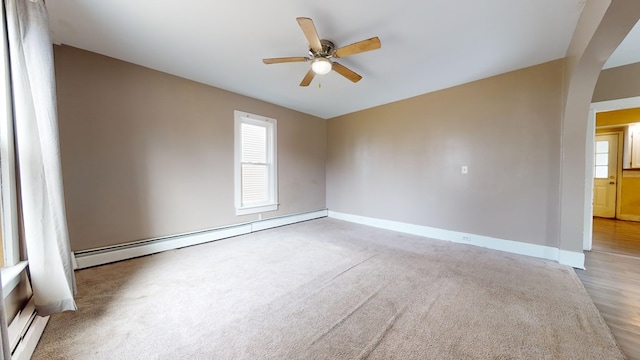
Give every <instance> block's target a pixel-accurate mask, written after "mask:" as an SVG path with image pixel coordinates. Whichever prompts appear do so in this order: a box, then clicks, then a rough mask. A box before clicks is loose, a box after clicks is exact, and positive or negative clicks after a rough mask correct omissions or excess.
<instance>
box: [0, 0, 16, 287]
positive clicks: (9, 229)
mask: <svg viewBox="0 0 640 360" xmlns="http://www.w3.org/2000/svg"><path fill="white" fill-rule="evenodd" d="M3 11H4V10H3ZM1 18H2V21H1V25H2V30H0V86H1V87H2V90H3V91H2V95H0V231H1V233H2V236H0V239H1V245H2V266H14V265H17V264H18V262H19V261H20V253H19V246H20V245H19V242H18V241H19V240H18V210H17V209H18V207H17V204H18V200H17V195H16V194H17V193H16V162H15V148H14V139H13V115H12V110H11V95H10V94H11V86H10V80H9V59H8V58H9V54H8V53H7V49H8V45H7V33H6V23H5V16H4V13H3V14H2V16H1ZM5 294H6V293H5Z"/></svg>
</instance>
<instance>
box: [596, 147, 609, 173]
mask: <svg viewBox="0 0 640 360" xmlns="http://www.w3.org/2000/svg"><path fill="white" fill-rule="evenodd" d="M595 156H596V158H595V171H594V174H595V178H596V179H606V178H608V177H609V141H607V140H603V141H596V153H595Z"/></svg>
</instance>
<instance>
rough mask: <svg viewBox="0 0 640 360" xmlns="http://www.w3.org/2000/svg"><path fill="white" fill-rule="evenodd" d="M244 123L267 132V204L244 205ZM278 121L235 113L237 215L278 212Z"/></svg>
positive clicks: (241, 112)
mask: <svg viewBox="0 0 640 360" xmlns="http://www.w3.org/2000/svg"><path fill="white" fill-rule="evenodd" d="M243 123H246V124H251V125H256V126H262V127H264V128H266V130H267V139H266V140H267V141H266V147H267V149H266V150H267V162H266V164H267V182H268V183H267V193H268V196H267V197H268V199H267V201H265V202H261V203H253V204H243V203H242V171H241V170H242V158H241V147H242V143H241V134H240V131H241V125H242V124H243ZM276 134H277V121H276V119H271V118H268V117H265V116H261V115H255V114H250V113H247V112H244V111H239V110H235V111H234V160H235V161H234V165H235V166H234V170H235V177H234V180H235V181H234V183H235V185H234V187H235V207H236V215H249V214H257V213H263V212H266V211H274V210H278V205H279V204H278V176H277V174H278V166H277V141H276V139H277V136H276Z"/></svg>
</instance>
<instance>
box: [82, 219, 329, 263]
mask: <svg viewBox="0 0 640 360" xmlns="http://www.w3.org/2000/svg"><path fill="white" fill-rule="evenodd" d="M327 213H328V212H327V209H322V210H316V211H310V212H306V213H299V214H293V215H285V216H280V217H275V218H269V219H262V220H256V221H252V222H248V223H242V224H237V225H232V226H225V227H220V228H215V229H209V230H204V231H198V232H193V233H187V234H180V235H175V236H167V237H161V238H155V239H148V240H143V241H136V242H133V243H128V244H122V245H116V246H110V247H103V248H99V249H91V250H84V251H77V252H75V261H76V263H77V268H78V269H84V268H88V267H92V266H98V265H104V264H108V263H112V262H116V261H122V260H127V259H132V258H135V257H139V256H144V255H151V254H156V253H159V252H163V251H167V250H173V249H178V248H182V247H186V246H192V245H198V244H204V243H207V242H211V241H216V240H221V239H226V238H230V237H233V236H238V235H244V234H249V233H252V232H254V231H260V230H266V229H270V228H274V227H279V226H284V225H290V224H295V223H297V222H301V221H307V220H313V219H318V218H322V217H326V216H327Z"/></svg>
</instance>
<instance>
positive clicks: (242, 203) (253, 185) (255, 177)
mask: <svg viewBox="0 0 640 360" xmlns="http://www.w3.org/2000/svg"><path fill="white" fill-rule="evenodd" d="M234 119H235V151H234V152H235V205H236V215H246V214H255V213H261V212H265V211H273V210H277V209H278V184H277V177H276V174H277V168H276V120H275V119H269V118H266V117H264V116H260V115H253V114H248V113H245V112H242V111H237V110H236V111H235V112H234Z"/></svg>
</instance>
